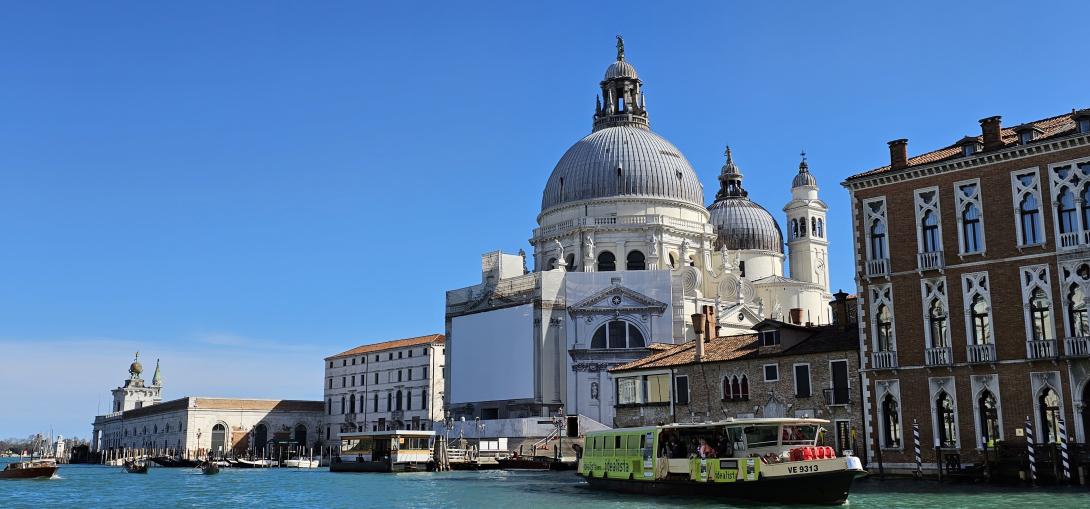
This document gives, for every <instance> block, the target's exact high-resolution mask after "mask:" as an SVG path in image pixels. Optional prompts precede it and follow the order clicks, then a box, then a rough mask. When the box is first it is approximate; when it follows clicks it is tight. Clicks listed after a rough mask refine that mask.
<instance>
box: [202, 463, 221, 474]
mask: <svg viewBox="0 0 1090 509" xmlns="http://www.w3.org/2000/svg"><path fill="white" fill-rule="evenodd" d="M201 473H202V474H204V475H214V474H218V473H220V465H219V463H217V462H215V461H206V462H204V463H201Z"/></svg>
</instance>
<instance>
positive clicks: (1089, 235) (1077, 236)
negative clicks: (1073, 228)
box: [1056, 230, 1090, 251]
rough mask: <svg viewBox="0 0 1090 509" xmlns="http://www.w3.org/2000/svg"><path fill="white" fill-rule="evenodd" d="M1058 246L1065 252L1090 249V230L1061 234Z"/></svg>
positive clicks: (1057, 241) (1057, 242)
mask: <svg viewBox="0 0 1090 509" xmlns="http://www.w3.org/2000/svg"><path fill="white" fill-rule="evenodd" d="M1056 245H1057V246H1058V247H1059V248H1060V250H1063V251H1071V250H1076V249H1090V230H1087V231H1079V232H1067V233H1061V234H1060V235H1059V237H1058V238H1057V240H1056Z"/></svg>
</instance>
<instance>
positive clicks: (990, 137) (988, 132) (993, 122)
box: [980, 115, 1003, 150]
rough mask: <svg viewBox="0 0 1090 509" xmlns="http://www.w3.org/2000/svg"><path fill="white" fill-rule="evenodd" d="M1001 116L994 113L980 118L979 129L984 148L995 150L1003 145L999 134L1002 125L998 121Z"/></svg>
mask: <svg viewBox="0 0 1090 509" xmlns="http://www.w3.org/2000/svg"><path fill="white" fill-rule="evenodd" d="M1002 118H1003V117H1000V116H999V115H996V116H994V117H988V118H982V119H980V131H981V132H982V133H983V134H984V150H995V149H997V148H1001V147H1002V146H1003V136H1002V134H1001V131H1002V130H1003V127H1002V125H1001V122H1000V120H1002Z"/></svg>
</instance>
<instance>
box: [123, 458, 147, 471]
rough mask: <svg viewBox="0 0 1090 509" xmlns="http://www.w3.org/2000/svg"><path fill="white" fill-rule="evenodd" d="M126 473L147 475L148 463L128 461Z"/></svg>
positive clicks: (126, 462)
mask: <svg viewBox="0 0 1090 509" xmlns="http://www.w3.org/2000/svg"><path fill="white" fill-rule="evenodd" d="M125 471H126V472H128V473H130V474H146V473H148V462H147V461H135V460H127V461H125Z"/></svg>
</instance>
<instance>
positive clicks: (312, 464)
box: [283, 458, 318, 468]
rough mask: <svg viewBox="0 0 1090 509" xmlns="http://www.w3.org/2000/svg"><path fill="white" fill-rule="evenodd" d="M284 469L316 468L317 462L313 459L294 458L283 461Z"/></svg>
mask: <svg viewBox="0 0 1090 509" xmlns="http://www.w3.org/2000/svg"><path fill="white" fill-rule="evenodd" d="M283 466H284V467H286V468H318V460H316V459H314V458H294V459H290V460H284V465H283Z"/></svg>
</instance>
